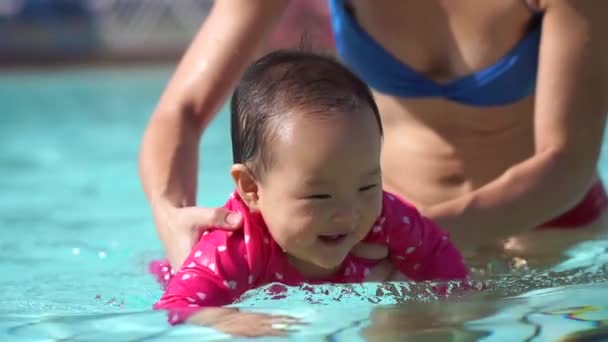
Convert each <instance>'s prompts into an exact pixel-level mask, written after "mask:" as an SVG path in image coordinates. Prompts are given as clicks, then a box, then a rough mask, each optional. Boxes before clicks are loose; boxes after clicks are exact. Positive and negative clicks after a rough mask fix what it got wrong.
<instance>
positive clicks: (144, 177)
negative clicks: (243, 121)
mask: <svg viewBox="0 0 608 342" xmlns="http://www.w3.org/2000/svg"><path fill="white" fill-rule="evenodd" d="M286 4H287V0H217V1H215V3H214V5H213V7H212V10H211V12H210V14H209V16H208V17H207V19H206V20H205V22H204V23H203V25H202V27H201V29H200V31H199V32H198V34H197V35H196V37H195V38H194V41H193V42H192V43H191V45H190V47H189V48H188V50H187V51H186V53H185V55H184V56H183V58H182V60H181V61H180V63H179V65H178V67H177V70H176V71H175V73H174V75H173V77H172V79H171V81H170V82H169V84H168V86H167V88H166V89H165V91H164V93H163V94H162V97H161V99H160V102H159V104H158V106H157V108H156V110H155V111H154V113H153V114H152V117H151V119H150V122H149V124H148V127H147V129H146V131H145V134H144V137H143V141H142V146H141V151H140V160H139V171H140V178H141V181H142V184H143V188H144V191H145V193H146V196H147V198H148V200H149V201H150V204H151V206H152V210H153V213H154V218H155V221H156V227H157V231H158V235H159V237H160V239H161V240H162V242H163V244H164V246H165V249H166V252H167V255H168V257H169V260H170V261H171V264H172V265H173V267H178V266H179V265H180V264H181V263H182V261H183V259H184V258H185V256H186V255H187V254H188V252H189V250H190V248H191V247H192V244H193V243H194V241H196V237H195V236H194V235H195V234H196V233H197V232H195V230H196V227H197V226H200V225H203V226H206V225H215V226H227V224H226V223H225V221H228V220H227V216H226V214H227V212H226V211H223V210H221V209H202V208H194V207H193V206H194V205H195V204H196V199H195V197H196V191H197V188H196V185H197V184H196V183H197V182H196V178H197V166H198V156H199V153H198V145H199V141H200V137H201V134H202V132H203V130H204V129H205V127H206V126H207V125H208V124H209V122H210V121H211V120H212V118H213V117H214V116H215V114H216V112H217V111H218V110H219V108H220V107H221V105H222V104H223V103H224V101H225V100H226V98H227V97H228V95H229V93H230V91H231V89H232V87H233V86H234V84H235V83H236V82H237V80H238V79H239V78H240V76H241V73H242V72H243V70H244V69H245V68H246V66H247V65H248V64H249V63H250V62H251V60H252V59H253V58H254V57H255V56H256V53H257V52H258V51H259V50H260V49H261V47H262V46H263V42H264V39H265V37H266V36H267V35H268V34H269V32H270V31H271V30H272V29H273V27H274V25H275V23H276V22H277V21H278V20H279V19H280V16H281V13H282V11H283V10H284V8H285V7H286ZM180 208H184V209H180ZM237 221H238V218H237ZM237 224H238V223H237Z"/></svg>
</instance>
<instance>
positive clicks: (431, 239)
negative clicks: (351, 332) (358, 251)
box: [151, 192, 468, 324]
mask: <svg viewBox="0 0 608 342" xmlns="http://www.w3.org/2000/svg"><path fill="white" fill-rule="evenodd" d="M225 207H226V208H227V209H230V210H233V211H238V212H240V213H241V214H243V217H244V229H242V230H238V231H234V232H230V231H224V230H219V229H218V230H213V231H208V232H206V233H205V234H203V236H202V237H201V239H200V240H199V242H198V243H197V244H196V245H195V246H194V248H193V250H192V252H191V253H190V255H189V256H188V258H187V259H186V261H185V262H184V264H183V265H182V267H181V268H180V269H179V271H178V272H177V273H175V274H173V272H171V271H170V267H169V264H168V263H165V264H160V263H154V264H153V265H152V266H151V272H152V273H155V274H156V275H157V277H158V278H159V280H160V281H161V282H162V283H164V284H166V288H165V293H164V294H163V296H162V297H161V299H160V300H159V301H158V302H157V303H156V304H155V305H154V308H155V309H169V310H171V311H172V314H171V315H170V319H169V320H170V323H172V324H176V323H180V322H182V321H184V320H185V319H186V318H187V317H188V316H189V315H191V314H192V313H194V312H196V311H197V308H201V307H209V306H222V305H227V304H230V303H232V302H233V301H234V300H235V299H236V298H238V297H239V296H240V295H242V294H243V293H244V292H246V291H247V290H250V289H253V288H256V287H259V286H262V285H265V284H269V283H272V282H279V283H283V284H285V285H298V284H301V283H304V282H306V283H311V284H315V283H317V284H318V283H358V282H363V280H364V279H365V277H366V276H367V275H368V273H369V272H370V268H371V267H373V266H374V265H376V264H377V263H378V262H379V260H366V259H362V258H359V257H356V256H354V255H348V256H347V257H346V259H345V260H344V262H343V263H342V265H341V267H340V268H339V269H338V271H337V272H336V273H335V274H334V275H333V276H331V277H329V278H327V279H323V280H315V281H312V280H309V279H305V278H304V277H303V276H302V275H301V274H300V273H299V272H298V270H296V269H295V268H294V267H293V266H291V264H290V263H289V262H288V259H287V255H286V254H285V252H284V251H283V250H282V249H281V247H280V246H279V245H278V244H277V243H276V242H275V241H274V240H273V239H272V236H271V235H270V233H269V232H268V229H267V228H266V224H265V223H264V220H263V218H262V216H261V215H260V214H259V213H251V212H250V211H249V210H248V208H247V206H246V205H245V204H244V203H243V202H242V201H241V199H240V198H239V197H238V195H237V194H236V193H234V194H233V195H232V196H231V197H230V199H229V200H228V202H227V203H226V205H225ZM363 241H365V242H371V243H379V244H385V245H386V246H387V247H388V249H389V257H390V259H391V261H392V262H393V264H394V265H395V267H396V268H397V269H398V270H399V271H401V272H402V273H403V274H404V275H405V276H407V277H408V278H409V279H411V280H415V281H424V280H452V279H463V278H465V277H466V276H467V274H468V269H467V267H466V266H465V264H464V262H463V261H462V257H461V255H460V253H459V252H458V250H457V249H456V248H455V247H454V245H453V244H452V243H451V241H450V240H449V238H448V234H447V233H446V232H444V231H442V230H441V229H440V228H439V227H437V226H436V225H435V224H434V223H433V222H431V221H430V220H428V219H426V218H425V217H422V216H421V215H420V214H419V213H418V211H417V210H416V209H415V208H414V207H413V206H412V205H410V204H407V203H406V202H404V201H403V200H401V199H400V198H399V197H398V196H395V195H392V194H389V193H387V192H384V194H383V199H382V212H381V214H380V216H379V217H378V219H377V220H376V222H375V223H374V226H373V227H372V229H370V232H369V233H368V235H367V236H366V237H365V238H364V239H363Z"/></svg>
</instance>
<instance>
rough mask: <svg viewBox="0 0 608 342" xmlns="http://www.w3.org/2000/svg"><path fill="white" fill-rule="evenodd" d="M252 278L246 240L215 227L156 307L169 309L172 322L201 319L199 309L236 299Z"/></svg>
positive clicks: (202, 239) (220, 304) (193, 252)
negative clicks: (244, 242)
mask: <svg viewBox="0 0 608 342" xmlns="http://www.w3.org/2000/svg"><path fill="white" fill-rule="evenodd" d="M252 280H253V279H252V277H251V276H250V272H249V266H248V264H247V260H246V251H245V248H244V244H243V243H242V241H239V240H237V239H231V238H229V237H227V234H226V233H225V232H221V231H215V232H212V233H210V234H208V235H207V236H204V237H202V238H201V240H200V241H199V242H198V243H197V244H196V245H195V246H194V249H193V250H192V251H191V253H190V255H189V256H188V258H187V259H186V261H185V263H184V265H182V267H181V268H180V269H179V271H178V272H177V274H176V275H175V276H174V277H173V279H172V280H171V281H170V282H169V284H168V285H167V288H166V290H165V292H164V294H163V296H162V297H161V299H160V300H159V301H158V302H157V303H156V304H155V305H154V308H155V309H165V310H169V323H171V324H178V323H182V322H184V321H185V320H188V319H189V318H191V317H192V318H194V317H199V318H198V319H197V320H200V315H199V316H197V315H194V314H195V313H196V312H197V311H200V309H201V308H204V307H218V306H222V305H226V304H230V303H232V302H233V301H234V300H235V299H236V298H237V297H238V296H240V295H241V294H243V293H244V292H245V291H247V290H248V289H249V288H250V284H251V283H252ZM193 323H199V324H201V323H204V322H193Z"/></svg>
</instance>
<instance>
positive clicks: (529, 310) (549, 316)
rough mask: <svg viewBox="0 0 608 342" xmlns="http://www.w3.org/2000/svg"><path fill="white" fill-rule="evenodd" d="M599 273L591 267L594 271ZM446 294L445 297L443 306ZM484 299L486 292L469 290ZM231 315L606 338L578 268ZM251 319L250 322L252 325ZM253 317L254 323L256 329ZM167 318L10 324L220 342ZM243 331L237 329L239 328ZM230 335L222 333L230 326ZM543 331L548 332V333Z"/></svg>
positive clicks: (20, 335) (310, 289) (389, 328)
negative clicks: (440, 292) (260, 314)
mask: <svg viewBox="0 0 608 342" xmlns="http://www.w3.org/2000/svg"><path fill="white" fill-rule="evenodd" d="M595 266H597V265H594V267H595ZM438 288H442V289H444V290H445V292H444V293H445V294H446V296H437V294H436V290H437V289H438ZM473 289H481V290H473ZM233 307H235V308H238V309H240V310H241V311H242V312H263V313H269V314H276V315H292V316H294V317H296V318H299V319H300V320H302V321H303V322H304V323H306V325H303V326H299V325H298V326H292V327H287V328H291V329H290V331H292V333H291V337H292V338H296V337H301V338H329V339H330V340H340V341H356V340H369V341H395V340H399V341H410V340H411V341H419V340H421V339H422V340H445V339H449V340H453V341H476V340H483V341H502V340H505V338H506V339H507V340H509V341H523V340H532V339H533V338H534V340H535V341H537V340H538V341H545V340H547V341H549V340H557V339H560V338H561V339H562V340H563V341H588V340H592V341H598V340H601V338H600V337H605V336H607V335H606V333H607V328H606V327H607V326H608V273H607V272H606V266H604V267H601V268H599V269H598V268H597V267H595V268H594V271H593V272H589V271H588V269H584V268H580V269H574V270H570V271H566V272H545V273H538V274H528V275H525V276H523V277H520V276H503V277H499V278H493V279H486V280H473V281H469V282H450V283H444V284H439V283H433V282H425V283H406V282H398V283H367V284H352V285H332V286H328V285H316V286H311V285H306V284H304V285H301V286H299V287H287V286H284V285H281V284H269V285H267V286H265V287H262V288H259V289H256V290H252V291H250V292H248V293H247V294H246V295H245V296H243V298H242V299H241V300H240V301H239V302H238V303H237V304H235V305H233ZM249 316H251V315H249ZM250 318H251V317H249V319H250ZM166 319H167V317H166V315H165V314H164V313H162V312H152V311H140V312H124V313H109V314H88V315H69V316H65V315H64V316H47V317H27V316H26V315H21V316H13V317H5V319H4V320H3V323H1V325H0V327H2V328H4V333H3V334H0V337H2V339H3V340H5V339H6V338H16V339H28V338H32V339H33V338H40V337H45V338H52V339H61V340H78V341H84V340H95V341H99V340H108V341H110V340H112V341H116V340H135V339H136V340H140V341H141V340H146V341H157V340H159V341H160V340H171V339H174V338H177V337H179V338H180V339H183V340H190V339H192V340H198V341H201V340H216V339H224V338H229V335H226V334H223V333H220V332H218V331H216V330H214V329H210V328H203V327H194V326H186V325H183V326H179V327H175V328H170V327H169V326H168V325H167V323H166ZM233 321H234V322H235V324H238V322H239V321H238V319H234V320H233ZM224 327H226V324H224ZM543 327H546V328H543Z"/></svg>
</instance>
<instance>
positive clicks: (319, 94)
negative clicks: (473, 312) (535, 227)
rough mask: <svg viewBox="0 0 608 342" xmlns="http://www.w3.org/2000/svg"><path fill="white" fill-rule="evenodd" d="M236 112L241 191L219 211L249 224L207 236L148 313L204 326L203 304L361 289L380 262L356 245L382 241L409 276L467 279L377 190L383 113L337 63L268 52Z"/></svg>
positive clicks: (247, 80) (412, 213) (432, 229)
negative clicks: (253, 294)
mask: <svg viewBox="0 0 608 342" xmlns="http://www.w3.org/2000/svg"><path fill="white" fill-rule="evenodd" d="M231 116H232V119H231V120H232V134H231V135H232V151H233V158H234V165H233V166H232V169H231V175H232V178H233V180H234V183H235V187H236V190H235V191H234V193H233V194H232V195H231V196H230V199H229V200H228V202H227V203H226V208H228V209H230V210H232V211H238V212H240V213H241V214H242V215H243V217H244V229H242V230H239V231H225V230H219V229H218V230H212V231H209V232H206V233H205V234H203V236H202V237H201V239H200V240H199V242H198V243H197V244H196V245H195V246H194V249H193V250H192V252H191V253H190V255H189V256H188V258H187V259H186V261H185V262H184V264H183V266H182V267H181V268H180V269H179V270H178V271H177V273H176V274H175V275H174V276H173V277H172V279H171V280H170V281H169V282H168V283H167V286H166V290H165V293H164V294H163V296H162V298H161V299H160V300H159V301H158V302H157V303H156V304H155V306H154V307H155V308H156V309H169V310H170V311H171V314H170V319H169V320H170V323H172V324H176V323H181V322H183V321H185V320H190V321H191V322H196V323H200V322H201V320H200V319H193V317H197V315H194V313H195V312H197V311H198V310H200V308H203V307H218V306H222V305H226V304H230V303H232V302H233V301H234V300H235V299H236V298H237V297H239V296H240V295H241V294H243V293H244V292H245V291H247V290H249V289H252V288H256V287H259V286H262V285H265V284H268V283H272V282H280V283H283V284H286V285H297V284H301V283H304V282H306V283H312V284H318V283H356V282H362V281H363V280H364V279H365V277H366V276H367V275H368V273H369V271H370V269H371V268H372V267H373V266H374V265H375V264H376V263H377V262H378V261H377V260H366V259H362V258H360V257H356V256H355V255H353V254H351V253H350V252H351V250H352V249H353V247H354V246H355V245H357V244H358V243H360V242H368V243H377V244H383V245H385V246H386V247H387V248H388V250H389V257H388V258H390V260H391V262H392V263H393V264H394V267H395V268H396V269H397V270H399V271H400V272H401V273H403V274H404V275H405V276H406V277H407V278H408V279H412V280H416V281H423V280H451V279H462V278H465V277H466V276H467V274H468V270H467V268H466V266H465V265H464V263H463V261H462V258H461V255H460V253H459V252H458V251H457V250H456V248H455V247H454V246H453V245H452V243H451V241H450V240H449V239H448V235H447V234H446V233H445V232H443V231H442V230H441V229H439V228H438V227H437V226H436V225H435V224H434V223H433V222H431V221H430V220H428V219H427V218H425V217H422V216H421V215H420V214H419V213H418V211H417V210H416V209H415V208H414V207H413V206H412V205H411V204H408V203H407V202H405V201H404V200H403V199H401V198H399V197H398V196H396V195H392V194H389V193H387V192H384V191H383V190H382V177H381V170H380V148H381V143H382V126H381V123H380V118H379V114H378V109H377V108H376V104H375V102H374V99H373V97H372V95H371V93H370V90H369V89H368V88H367V86H366V85H365V84H364V83H363V82H362V81H360V80H359V79H358V78H357V77H356V76H354V74H352V73H351V72H350V71H349V70H347V69H346V68H345V67H343V66H342V65H341V64H339V63H338V62H336V61H334V60H333V59H331V58H328V57H323V56H319V55H316V54H312V53H306V52H297V51H278V52H273V53H271V54H269V55H266V56H265V57H263V58H261V59H260V60H258V61H257V62H255V63H254V64H253V65H251V66H250V67H249V68H248V70H247V71H246V72H245V74H244V76H243V78H242V80H241V81H240V83H239V84H238V85H237V88H236V90H235V92H234V95H233V97H232V102H231ZM412 162H415V161H412ZM406 176H407V175H404V177H406ZM165 271H166V270H165ZM168 275H169V273H166V276H167V278H168V277H169V276H168ZM199 318H200V317H199ZM203 321H204V320H203Z"/></svg>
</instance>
